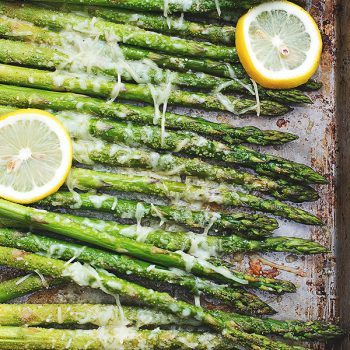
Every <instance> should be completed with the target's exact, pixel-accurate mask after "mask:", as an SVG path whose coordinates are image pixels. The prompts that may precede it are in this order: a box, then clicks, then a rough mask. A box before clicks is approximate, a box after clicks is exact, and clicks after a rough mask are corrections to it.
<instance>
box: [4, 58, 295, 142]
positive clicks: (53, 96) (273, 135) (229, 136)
mask: <svg viewBox="0 0 350 350" xmlns="http://www.w3.org/2000/svg"><path fill="white" fill-rule="evenodd" d="M0 54H1V53H0ZM0 91H1V94H0V103H1V104H2V105H12V106H15V107H22V108H27V107H32V108H40V109H53V110H56V111H61V110H72V111H75V110H78V111H81V112H86V113H91V114H93V115H97V116H101V117H103V116H108V117H111V118H116V119H120V120H125V121H130V122H135V123H139V124H146V125H147V124H149V125H160V124H161V120H156V119H155V117H154V109H153V108H152V107H136V106H133V105H129V104H119V103H113V104H107V103H105V102H103V101H101V100H99V99H94V98H91V97H87V96H83V95H77V94H72V93H61V92H52V91H44V90H37V89H31V88H24V87H17V86H10V85H0ZM165 127H166V128H171V129H178V130H186V131H193V132H198V133H200V134H204V135H208V136H209V137H212V138H220V140H222V141H223V142H226V143H229V144H235V143H241V142H248V143H254V144H260V145H268V144H282V143H285V142H289V141H293V140H294V139H295V138H294V136H293V135H292V134H288V133H281V132H278V131H274V130H264V131H263V130H259V129H257V128H255V127H250V126H248V127H232V126H229V125H226V124H217V123H212V122H209V121H206V120H204V119H202V118H191V117H188V116H184V115H179V114H173V113H166V114H165Z"/></svg>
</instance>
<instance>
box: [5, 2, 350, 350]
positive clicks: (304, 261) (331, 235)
mask: <svg viewBox="0 0 350 350" xmlns="http://www.w3.org/2000/svg"><path fill="white" fill-rule="evenodd" d="M306 3H307V5H306V8H307V9H308V10H309V11H310V13H311V14H312V15H313V17H314V18H315V19H316V21H317V23H318V25H319V27H320V28H321V31H322V34H323V42H324V52H323V56H322V62H321V65H320V68H319V71H318V73H317V79H318V80H320V81H322V83H323V88H322V90H320V91H319V92H317V93H313V94H311V97H312V99H313V101H314V103H313V104H312V105H308V106H302V107H296V108H294V110H293V111H292V112H290V113H289V114H288V115H286V116H284V117H283V118H279V119H277V118H271V119H268V118H258V117H248V118H244V119H241V118H234V117H232V116H230V115H225V114H224V113H220V114H216V113H207V112H205V113H204V112H202V111H197V110H189V109H181V108H176V109H173V110H174V111H177V112H180V113H191V114H193V115H202V116H204V117H206V118H208V119H210V120H217V121H225V122H229V123H231V124H233V125H248V124H253V125H256V126H258V127H261V128H265V129H266V128H269V129H279V130H283V131H289V132H293V133H296V134H298V135H299V136H300V139H299V140H298V141H295V142H292V143H290V144H289V145H285V146H278V147H271V148H264V149H263V151H267V152H270V153H273V154H276V155H280V156H282V157H286V158H289V159H291V160H294V161H297V162H301V163H305V164H309V165H311V166H313V167H314V168H315V169H316V170H318V171H319V172H320V173H322V174H325V175H326V177H327V179H328V180H329V184H328V185H327V186H319V188H318V189H319V191H320V195H321V198H320V200H319V201H317V202H315V203H308V204H305V205H302V207H303V208H305V209H308V210H310V211H312V212H313V213H316V214H318V215H319V216H320V217H322V218H323V221H324V223H325V225H324V226H323V227H321V228H315V227H307V226H303V225H299V224H291V223H289V222H286V221H280V224H281V228H280V229H279V230H278V231H277V233H278V234H283V235H290V236H299V237H304V238H312V239H314V240H317V241H318V242H320V243H322V244H324V245H325V246H327V247H329V249H330V250H331V253H330V254H326V255H319V256H316V257H294V256H292V257H291V256H290V254H268V255H266V257H267V258H269V259H270V260H274V261H276V262H278V263H280V264H285V265H288V266H292V267H296V268H300V269H301V270H303V271H305V273H306V276H305V277H296V276H294V275H291V274H290V273H282V274H281V275H280V276H279V277H281V278H286V279H290V280H292V281H293V282H295V283H296V284H297V286H298V291H297V293H295V294H289V295H284V296H282V297H278V298H277V297H272V296H271V295H266V294H265V295H264V294H259V295H260V296H261V297H262V298H263V299H265V300H267V301H269V303H270V304H271V305H272V306H273V307H274V308H275V309H276V310H277V311H278V314H277V315H276V318H281V319H286V318H292V319H302V320H313V319H321V320H326V321H333V322H337V321H338V320H339V315H341V316H342V319H341V321H342V324H343V325H345V326H346V325H347V324H346V322H349V319H348V318H349V315H348V314H349V313H350V309H348V310H344V309H340V307H339V305H342V306H345V307H346V306H347V307H349V302H345V299H346V297H347V296H349V294H350V293H349V292H348V291H347V290H346V288H344V286H343V280H342V277H343V278H344V277H346V276H349V272H347V271H348V270H347V269H345V268H344V266H346V265H345V262H343V261H339V260H338V264H340V266H341V267H342V269H340V273H339V276H340V277H339V281H340V284H342V287H343V288H342V293H341V297H342V298H341V300H340V301H339V302H338V299H339V298H337V280H336V276H337V266H336V253H335V252H336V242H337V240H336V238H337V234H339V235H341V237H342V239H344V240H345V239H346V237H347V236H346V232H345V230H346V228H347V225H348V221H349V220H347V219H344V218H343V217H342V218H341V219H338V221H337V222H338V223H339V225H340V224H341V225H342V227H343V229H342V232H341V233H338V232H337V230H336V212H335V208H336V178H337V173H336V164H337V159H340V158H338V155H337V137H338V136H337V131H338V130H340V131H339V133H338V134H339V135H340V136H342V137H346V136H347V134H346V131H344V130H343V129H342V128H341V127H340V125H339V123H340V122H341V120H342V119H341V118H337V113H336V63H337V60H336V47H337V40H336V29H337V26H336V8H337V6H336V3H335V0H313V1H311V0H308V1H307V2H306ZM340 6H343V7H340ZM346 7H348V0H345V1H344V2H342V1H340V2H339V4H338V16H346V13H347V14H348V13H349V12H348V9H347V11H346ZM339 9H340V11H339ZM341 23H342V25H343V26H344V28H345V29H344V28H343V29H344V30H345V34H344V35H345V36H346V33H347V31H346V25H347V23H348V20H346V18H345V19H344V17H343V18H342V22H341ZM343 40H344V39H343ZM345 40H346V38H345ZM347 52H349V51H347ZM344 57H345V56H344ZM344 59H346V57H345V58H344ZM347 59H349V58H348V57H347ZM344 64H346V63H344ZM347 64H348V63H347ZM344 72H345V68H344ZM345 84H347V80H344V81H343V82H342V84H339V86H341V89H345ZM347 91H348V90H347ZM343 95H344V94H343ZM348 100H349V95H348V99H346V97H345V96H344V99H343V101H342V102H343V103H344V104H345V103H348V105H349V102H348ZM344 104H343V106H345V105H344ZM342 113H343V114H344V115H345V114H346V113H347V110H346V108H343V111H342ZM347 125H348V124H347ZM342 146H343V147H346V146H347V144H346V143H345V141H344V142H343V145H342ZM346 155H347V154H345V158H346ZM345 160H347V164H350V160H349V159H347V158H346V159H345ZM340 173H341V174H342V176H341V177H339V181H342V183H344V185H345V184H346V185H347V187H346V189H349V186H348V185H349V180H348V178H349V175H348V172H347V171H343V170H342V168H341V166H340ZM339 193H340V194H344V188H343V187H342V186H339ZM340 197H342V196H340ZM341 199H342V200H343V205H345V203H346V198H341ZM339 210H342V207H340V208H339ZM348 244H349V243H348ZM341 248H344V246H343V245H342V243H340V248H339V245H338V249H339V251H341V250H342V249H341ZM345 257H346V252H344V251H343V252H342V255H341V256H340V258H342V259H344V258H345ZM237 264H238V265H239V266H238V267H241V268H242V269H244V268H246V261H244V260H243V261H242V262H240V263H237ZM15 274H16V272H15V271H13V270H8V269H4V268H3V269H0V279H7V278H9V277H11V276H13V275H15ZM348 285H349V284H348ZM165 288H166V287H165ZM171 291H172V292H173V293H174V294H175V295H179V296H180V294H181V296H182V297H186V295H184V294H183V292H182V291H177V290H175V291H174V290H173V289H172V290H171ZM14 302H31V303H45V302H52V303H55V302H62V303H64V302H78V303H84V302H89V303H92V302H96V303H98V302H102V303H112V302H113V298H111V297H110V296H107V295H105V294H103V293H101V292H99V291H96V290H92V289H87V288H80V287H77V286H74V285H69V286H66V287H63V288H57V289H53V290H44V291H41V292H38V293H34V294H32V295H30V296H27V297H25V298H21V299H20V300H17V301H14ZM208 305H210V304H208ZM339 310H341V312H339ZM348 325H349V324H348ZM313 348H314V349H319V350H321V349H322V350H324V349H333V348H334V349H335V347H333V345H329V346H328V347H325V346H324V345H322V344H316V345H313ZM337 349H341V350H349V349H350V345H349V343H347V342H343V344H342V345H339V347H337Z"/></svg>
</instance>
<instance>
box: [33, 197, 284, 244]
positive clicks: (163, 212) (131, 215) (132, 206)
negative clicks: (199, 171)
mask: <svg viewBox="0 0 350 350" xmlns="http://www.w3.org/2000/svg"><path fill="white" fill-rule="evenodd" d="M37 204H38V205H40V206H44V207H50V208H56V207H64V208H70V209H83V210H93V211H97V212H105V213H112V214H114V216H116V217H117V218H124V219H132V220H134V221H135V220H136V219H137V217H138V214H137V212H138V208H139V207H140V205H142V208H143V217H144V218H154V219H157V220H160V221H161V223H162V222H166V221H171V222H175V223H178V224H182V225H184V226H186V227H189V228H192V229H204V230H205V232H207V231H210V230H213V231H215V232H217V233H225V234H226V233H227V234H230V233H235V232H236V233H238V234H241V235H244V236H245V237H249V238H258V239H260V238H262V237H266V236H270V235H271V234H272V231H273V230H275V229H277V228H278V223H277V221H276V220H275V219H273V218H269V217H267V216H263V215H258V214H250V213H249V214H247V213H231V214H226V213H222V212H210V211H206V210H201V211H193V210H191V209H189V208H188V207H185V206H176V205H172V206H166V205H158V204H149V203H145V202H142V203H141V202H137V201H133V200H129V199H123V198H117V197H115V196H110V195H107V194H103V195H99V194H94V195H93V194H90V193H77V192H75V193H72V192H63V191H60V192H56V193H54V194H52V195H50V196H48V197H46V198H44V199H42V200H41V201H39V202H38V203H37ZM161 223H160V225H161Z"/></svg>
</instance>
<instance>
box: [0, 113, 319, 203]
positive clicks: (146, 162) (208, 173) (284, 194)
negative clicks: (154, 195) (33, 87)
mask: <svg viewBox="0 0 350 350" xmlns="http://www.w3.org/2000/svg"><path fill="white" fill-rule="evenodd" d="M1 111H2V108H1V106H0V113H1ZM56 116H59V115H57V114H56ZM75 117H77V116H74V117H73V118H75ZM59 119H60V120H61V121H63V124H64V125H65V126H66V127H67V129H68V131H69V132H70V135H71V136H73V137H78V138H79V137H80V136H82V137H85V138H86V136H87V135H88V134H89V132H90V130H91V131H92V134H93V136H98V137H99V136H101V137H103V138H106V139H108V135H106V134H105V133H98V134H97V135H95V130H96V128H95V126H96V125H100V123H99V122H98V121H97V124H95V125H94V126H93V127H92V128H91V129H89V128H88V127H87V128H84V127H83V123H81V122H79V121H74V122H73V123H70V122H68V123H67V119H66V115H65V116H64V117H63V118H61V117H60V116H59ZM75 124H79V125H78V128H75ZM107 124H108V123H107ZM90 125H93V124H92V123H91V124H90ZM87 129H89V130H87ZM127 129H128V127H127V126H126V130H127ZM141 132H142V131H141ZM108 133H109V131H107V134H108ZM186 136H188V135H184V140H186ZM115 142H118V141H117V140H115ZM73 148H74V159H75V160H76V161H78V162H80V163H83V164H88V165H89V164H90V165H91V164H95V163H101V164H106V165H109V166H117V167H128V168H141V169H147V170H152V171H154V172H156V173H160V174H165V175H187V176H196V177H198V178H202V179H206V180H210V181H216V182H217V183H222V182H227V183H233V184H237V185H240V186H242V187H243V188H244V189H246V190H247V191H250V192H251V191H259V192H262V193H268V194H269V195H271V196H273V197H275V198H277V199H279V200H289V201H292V202H296V203H299V202H305V201H315V200H317V199H318V198H319V196H318V194H317V192H316V191H315V190H314V189H313V188H312V187H309V186H302V185H298V184H289V183H288V182H286V181H284V180H273V179H271V178H267V177H264V176H256V175H252V174H250V173H247V172H243V171H239V170H236V169H233V168H225V167H222V166H218V165H213V164H210V163H207V162H204V161H202V160H200V159H198V158H183V157H178V156H175V155H173V154H160V153H157V152H150V151H148V150H144V149H142V148H130V147H128V146H124V145H123V144H118V143H114V144H109V143H106V142H102V141H99V140H95V141H87V140H75V141H73Z"/></svg>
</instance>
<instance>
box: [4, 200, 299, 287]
mask: <svg viewBox="0 0 350 350" xmlns="http://www.w3.org/2000/svg"><path fill="white" fill-rule="evenodd" d="M0 214H1V215H2V216H3V217H5V218H8V219H13V220H15V221H18V222H19V223H22V224H26V225H27V228H37V229H42V230H43V229H44V230H48V231H50V232H54V233H58V234H62V235H64V236H67V237H70V238H75V239H78V240H80V241H82V242H87V243H91V244H94V245H97V246H99V247H102V248H107V249H110V250H113V251H115V252H118V253H122V254H128V255H130V256H133V257H136V258H139V259H143V260H146V261H149V262H151V263H155V264H158V265H162V266H166V267H175V268H180V269H184V270H186V271H187V272H192V273H193V274H195V275H198V276H200V277H208V278H211V279H213V280H216V281H218V282H223V283H230V284H232V285H238V286H242V285H248V284H249V283H250V281H251V282H258V285H260V284H261V285H263V284H265V282H266V285H268V287H269V288H270V290H271V291H273V290H275V291H276V292H283V291H294V290H295V286H294V285H293V284H292V283H290V282H287V281H282V280H281V281H280V280H273V279H264V278H256V277H254V276H251V275H247V274H244V273H241V272H238V271H231V270H229V269H228V268H226V267H224V266H221V265H219V264H215V265H214V264H211V263H210V262H208V261H206V260H203V259H198V258H195V257H194V256H192V255H188V254H186V253H183V252H182V251H178V252H176V253H173V252H170V251H167V250H164V249H160V248H156V247H154V246H152V245H149V244H146V243H142V242H136V241H133V240H132V239H130V238H126V237H123V236H121V235H116V234H114V235H112V234H109V233H108V232H104V231H98V230H96V229H93V228H91V227H88V226H82V225H79V224H76V223H75V222H74V221H72V220H71V219H69V218H68V217H66V216H64V215H62V214H58V213H52V212H47V211H42V210H37V209H34V208H30V207H25V206H21V205H19V204H15V203H11V202H8V201H6V200H2V199H0ZM141 230H142V229H141ZM260 282H261V283H260Z"/></svg>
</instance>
